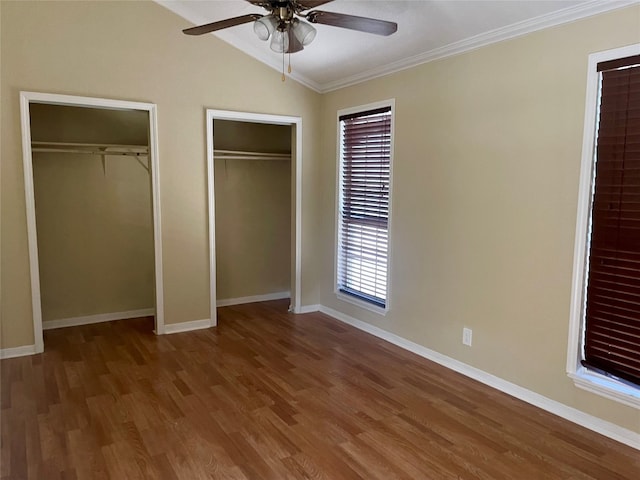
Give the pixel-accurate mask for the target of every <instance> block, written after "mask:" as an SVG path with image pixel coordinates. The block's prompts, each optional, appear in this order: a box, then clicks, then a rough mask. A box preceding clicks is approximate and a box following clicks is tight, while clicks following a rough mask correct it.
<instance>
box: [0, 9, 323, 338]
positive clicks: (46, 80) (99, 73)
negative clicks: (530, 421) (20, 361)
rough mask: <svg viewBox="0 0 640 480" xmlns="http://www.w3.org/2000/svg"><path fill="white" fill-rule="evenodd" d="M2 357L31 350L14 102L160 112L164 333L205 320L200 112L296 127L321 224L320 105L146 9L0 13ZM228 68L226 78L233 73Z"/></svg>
mask: <svg viewBox="0 0 640 480" xmlns="http://www.w3.org/2000/svg"><path fill="white" fill-rule="evenodd" d="M0 9H1V14H0V16H1V22H2V24H1V42H0V43H1V49H2V50H1V55H2V56H1V60H2V68H1V77H0V80H1V96H2V105H1V117H0V120H1V124H2V127H1V133H2V136H1V140H2V146H1V155H2V163H1V168H2V172H1V181H2V184H1V196H2V197H1V209H2V211H1V214H2V219H1V221H2V224H1V235H2V239H1V244H2V251H1V257H0V269H1V275H2V279H1V281H0V284H1V288H2V292H1V296H2V305H1V306H0V313H1V325H0V331H1V334H2V335H1V337H2V339H1V347H2V348H9V347H17V346H21V345H30V344H33V324H32V316H31V290H30V286H29V285H30V284H29V263H28V251H27V230H26V217H25V200H24V187H23V172H22V152H21V139H20V113H19V92H20V91H21V90H28V91H41V92H51V93H61V94H71V95H82V96H94V97H103V98H115V99H123V100H133V101H143V102H151V103H156V104H157V105H158V134H159V161H160V184H161V210H162V242H163V275H164V302H165V303H164V306H165V322H166V323H167V324H172V323H177V322H185V321H191V320H200V319H204V318H209V267H208V265H209V261H208V258H209V252H208V236H207V230H208V229H207V190H206V138H205V125H204V123H205V108H207V107H208V108H218V109H223V110H239V111H247V112H261V113H272V114H279V115H291V116H300V117H302V119H303V125H304V130H303V135H302V142H303V156H304V165H303V172H302V173H303V177H304V180H303V185H302V192H303V199H302V202H303V206H302V213H303V216H304V217H307V218H315V217H316V216H317V212H316V211H317V208H318V203H317V201H316V199H317V198H318V185H317V183H316V178H317V161H316V160H317V159H316V151H317V145H318V144H317V136H315V135H313V134H312V132H316V131H317V130H318V125H317V116H318V113H317V112H318V111H319V106H320V104H319V102H320V95H318V94H316V93H315V92H312V91H310V90H309V89H307V88H305V87H303V86H301V85H299V84H297V83H296V82H294V81H292V80H288V81H286V82H284V83H283V82H281V81H280V75H279V74H278V72H276V71H274V70H272V69H270V68H268V67H266V66H264V65H262V64H260V63H258V62H256V61H255V60H253V59H252V58H250V57H249V56H246V55H244V54H243V53H242V52H239V51H238V50H236V49H235V48H233V47H231V46H229V45H227V44H225V43H224V42H221V41H219V40H217V39H216V38H215V37H214V36H213V35H206V36H201V37H188V36H186V35H184V34H182V32H181V29H182V28H185V27H186V26H188V25H187V22H185V21H184V20H183V19H181V18H179V17H177V16H176V15H175V14H173V13H171V12H169V11H168V10H166V9H165V8H163V7H161V6H159V5H157V4H154V3H151V2H8V1H3V2H0ZM231 65H232V66H233V68H230V66H231ZM302 228H303V230H302V244H303V254H302V267H303V277H302V303H303V304H315V303H318V299H317V295H316V291H317V285H316V282H317V277H316V274H315V268H314V266H315V263H314V262H315V258H314V256H313V255H311V254H309V253H305V252H313V251H315V250H316V249H317V245H315V241H316V238H317V235H316V233H315V230H314V229H315V224H314V223H313V222H308V223H306V224H303V226H302Z"/></svg>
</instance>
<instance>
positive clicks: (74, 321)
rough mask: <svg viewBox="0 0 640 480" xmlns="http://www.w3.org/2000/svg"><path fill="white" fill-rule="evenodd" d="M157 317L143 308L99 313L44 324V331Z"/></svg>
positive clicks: (153, 310) (153, 311)
mask: <svg viewBox="0 0 640 480" xmlns="http://www.w3.org/2000/svg"><path fill="white" fill-rule="evenodd" d="M153 315H155V309H153V308H143V309H140V310H129V311H126V312H114V313H99V314H97V315H85V316H82V317H71V318H60V319H58V320H48V321H46V322H42V329H43V330H52V329H54V328H64V327H76V326H78V325H90V324H92V323H102V322H111V321H113V320H127V319H129V318H140V317H151V316H153Z"/></svg>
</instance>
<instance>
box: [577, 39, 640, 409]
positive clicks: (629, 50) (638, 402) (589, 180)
mask: <svg viewBox="0 0 640 480" xmlns="http://www.w3.org/2000/svg"><path fill="white" fill-rule="evenodd" d="M632 55H640V43H638V44H634V45H629V46H626V47H622V48H616V49H613V50H607V51H604V52H598V53H593V54H591V55H589V70H588V74H587V98H586V103H585V105H586V109H585V120H584V133H583V142H582V163H581V167H580V189H579V194H578V211H577V220H576V237H575V246H574V256H573V280H572V288H571V311H570V323H569V344H568V353H567V375H569V377H570V378H571V379H573V382H574V383H575V385H576V386H577V387H579V388H582V389H584V390H588V391H589V392H592V393H595V394H597V395H601V396H603V397H606V398H609V399H611V400H615V401H617V402H620V403H623V404H625V405H628V406H631V407H635V408H640V388H636V387H633V386H631V385H629V384H627V383H624V382H619V381H617V380H615V379H614V378H611V377H607V376H605V375H601V374H599V373H596V372H594V371H592V370H588V369H586V368H584V367H583V366H582V364H581V363H580V361H581V360H582V350H583V345H584V326H585V325H584V314H585V298H586V284H585V279H586V274H587V268H588V267H587V260H588V259H587V256H588V252H589V239H590V236H591V235H590V234H591V224H590V213H591V200H592V190H593V174H594V171H593V168H594V165H595V164H594V156H595V150H594V147H595V138H596V127H597V122H598V117H597V116H598V97H599V78H600V75H599V74H598V72H597V71H596V68H597V65H598V63H600V62H604V61H607V60H614V59H617V58H625V57H630V56H632Z"/></svg>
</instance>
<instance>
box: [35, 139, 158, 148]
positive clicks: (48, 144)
mask: <svg viewBox="0 0 640 480" xmlns="http://www.w3.org/2000/svg"><path fill="white" fill-rule="evenodd" d="M31 146H32V147H36V146H37V147H52V148H53V147H78V148H137V149H145V150H148V149H149V147H148V146H147V145H126V144H119V143H75V142H42V141H35V140H34V141H32V142H31Z"/></svg>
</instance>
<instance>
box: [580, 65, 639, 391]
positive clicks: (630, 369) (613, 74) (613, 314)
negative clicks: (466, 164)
mask: <svg viewBox="0 0 640 480" xmlns="http://www.w3.org/2000/svg"><path fill="white" fill-rule="evenodd" d="M598 71H599V72H601V73H600V75H601V89H600V92H601V93H600V114H599V121H598V129H597V140H596V164H595V181H594V191H593V199H592V208H591V241H590V247H589V271H588V279H587V298H586V317H585V338H584V360H583V362H582V363H583V365H584V366H586V367H588V368H592V369H596V370H597V371H600V372H602V373H606V374H609V375H613V376H615V377H618V378H620V379H624V380H627V381H630V382H632V383H634V384H636V385H640V56H635V57H629V58H626V59H621V60H615V61H612V62H603V63H600V64H598Z"/></svg>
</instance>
